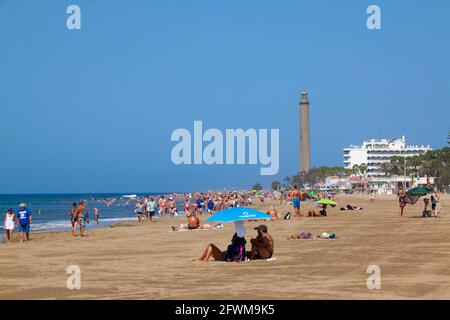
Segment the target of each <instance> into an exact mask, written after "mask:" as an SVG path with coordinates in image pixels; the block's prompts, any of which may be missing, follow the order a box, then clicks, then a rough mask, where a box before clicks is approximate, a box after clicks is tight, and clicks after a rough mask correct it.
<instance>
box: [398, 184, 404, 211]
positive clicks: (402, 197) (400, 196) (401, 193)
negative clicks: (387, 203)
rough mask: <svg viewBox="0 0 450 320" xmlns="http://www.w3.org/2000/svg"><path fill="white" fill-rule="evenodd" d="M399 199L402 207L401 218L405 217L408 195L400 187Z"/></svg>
mask: <svg viewBox="0 0 450 320" xmlns="http://www.w3.org/2000/svg"><path fill="white" fill-rule="evenodd" d="M397 198H398V203H399V205H400V217H403V210H404V209H405V206H406V201H405V198H406V193H405V190H403V188H402V187H400V188H399V189H398V192H397Z"/></svg>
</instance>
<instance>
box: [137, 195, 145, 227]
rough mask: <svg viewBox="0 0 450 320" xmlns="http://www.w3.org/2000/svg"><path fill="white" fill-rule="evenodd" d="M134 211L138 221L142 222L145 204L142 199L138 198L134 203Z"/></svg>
mask: <svg viewBox="0 0 450 320" xmlns="http://www.w3.org/2000/svg"><path fill="white" fill-rule="evenodd" d="M135 213H136V215H137V217H138V222H143V221H144V215H145V205H144V204H143V203H142V200H138V202H137V203H136V209H135Z"/></svg>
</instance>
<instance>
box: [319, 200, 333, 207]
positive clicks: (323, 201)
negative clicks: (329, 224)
mask: <svg viewBox="0 0 450 320" xmlns="http://www.w3.org/2000/svg"><path fill="white" fill-rule="evenodd" d="M316 203H317V204H329V205H332V206H333V205H336V204H337V203H336V201H333V200H331V199H320V200H319V201H317V202H316Z"/></svg>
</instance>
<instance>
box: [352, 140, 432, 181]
mask: <svg viewBox="0 0 450 320" xmlns="http://www.w3.org/2000/svg"><path fill="white" fill-rule="evenodd" d="M429 150H432V149H431V148H430V146H423V145H422V146H417V145H416V146H408V145H406V141H405V137H404V136H403V137H402V138H401V139H392V140H387V139H371V140H366V141H364V142H363V144H362V146H353V145H352V146H350V147H348V148H345V149H344V167H345V168H348V169H351V168H353V166H354V165H361V164H366V165H367V166H368V172H367V177H368V178H376V177H382V176H383V173H381V172H380V170H379V169H380V164H381V163H383V162H389V161H390V158H391V157H392V156H400V157H412V156H416V155H422V154H425V153H426V152H427V151H429Z"/></svg>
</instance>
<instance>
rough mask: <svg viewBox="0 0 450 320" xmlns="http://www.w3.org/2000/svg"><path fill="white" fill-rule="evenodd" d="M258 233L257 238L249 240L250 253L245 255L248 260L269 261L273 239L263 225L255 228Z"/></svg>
mask: <svg viewBox="0 0 450 320" xmlns="http://www.w3.org/2000/svg"><path fill="white" fill-rule="evenodd" d="M255 230H257V231H258V236H257V237H256V238H255V239H253V238H252V239H251V240H250V242H251V244H252V251H251V252H249V253H248V254H247V257H248V258H249V259H250V260H256V259H270V258H272V255H273V249H274V245H273V238H272V236H271V235H270V234H269V233H268V232H267V226H266V225H264V224H261V225H259V226H258V227H256V228H255Z"/></svg>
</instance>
